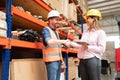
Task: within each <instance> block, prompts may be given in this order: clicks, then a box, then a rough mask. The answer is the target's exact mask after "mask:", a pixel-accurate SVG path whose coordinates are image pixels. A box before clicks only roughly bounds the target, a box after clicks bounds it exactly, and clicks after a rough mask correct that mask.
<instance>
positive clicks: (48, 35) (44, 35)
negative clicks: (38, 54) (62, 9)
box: [42, 26, 58, 46]
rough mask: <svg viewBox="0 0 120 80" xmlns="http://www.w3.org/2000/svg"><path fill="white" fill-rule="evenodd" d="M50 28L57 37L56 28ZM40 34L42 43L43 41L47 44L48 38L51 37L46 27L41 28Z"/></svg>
mask: <svg viewBox="0 0 120 80" xmlns="http://www.w3.org/2000/svg"><path fill="white" fill-rule="evenodd" d="M49 27H50V26H49ZM50 28H51V27H50ZM51 29H52V30H53V32H54V33H55V35H56V36H57V38H58V35H57V33H56V30H55V29H53V28H51ZM42 36H43V43H44V45H45V46H47V42H48V40H50V39H51V35H50V31H49V30H48V29H47V28H43V30H42Z"/></svg>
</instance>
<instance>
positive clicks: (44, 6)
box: [33, 0, 52, 12]
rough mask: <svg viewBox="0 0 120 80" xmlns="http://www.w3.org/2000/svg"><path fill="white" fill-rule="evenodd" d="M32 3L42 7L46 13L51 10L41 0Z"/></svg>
mask: <svg viewBox="0 0 120 80" xmlns="http://www.w3.org/2000/svg"><path fill="white" fill-rule="evenodd" d="M33 1H34V2H36V3H37V4H38V5H40V6H41V7H43V8H44V9H45V10H47V11H48V12H49V11H51V10H52V8H51V7H50V6H49V5H47V4H46V3H45V2H44V1H42V0H33Z"/></svg>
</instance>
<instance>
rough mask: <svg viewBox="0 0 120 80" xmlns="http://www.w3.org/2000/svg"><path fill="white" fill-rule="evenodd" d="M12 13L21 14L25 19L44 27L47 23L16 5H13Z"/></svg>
mask: <svg viewBox="0 0 120 80" xmlns="http://www.w3.org/2000/svg"><path fill="white" fill-rule="evenodd" d="M12 14H13V15H16V16H19V17H21V18H23V19H25V20H28V21H30V22H32V23H34V24H37V25H40V26H42V27H45V26H46V25H47V24H46V23H45V22H43V21H42V20H38V19H36V18H35V17H33V16H32V15H29V14H27V13H26V12H23V11H21V10H19V9H17V8H16V7H14V6H12Z"/></svg>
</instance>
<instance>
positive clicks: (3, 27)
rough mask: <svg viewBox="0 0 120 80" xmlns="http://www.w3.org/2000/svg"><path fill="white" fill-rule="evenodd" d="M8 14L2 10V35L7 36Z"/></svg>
mask: <svg viewBox="0 0 120 80" xmlns="http://www.w3.org/2000/svg"><path fill="white" fill-rule="evenodd" d="M6 32H7V23H6V14H5V13H4V12H2V11H0V37H7V33H6Z"/></svg>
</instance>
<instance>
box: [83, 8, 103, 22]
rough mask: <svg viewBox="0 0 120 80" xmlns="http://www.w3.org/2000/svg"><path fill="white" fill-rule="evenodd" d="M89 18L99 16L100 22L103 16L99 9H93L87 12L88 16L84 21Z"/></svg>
mask: <svg viewBox="0 0 120 80" xmlns="http://www.w3.org/2000/svg"><path fill="white" fill-rule="evenodd" d="M89 16H97V17H99V20H101V19H102V15H101V12H100V11H99V10H97V9H91V10H89V11H88V12H87V14H86V15H85V16H84V19H86V18H87V17H89Z"/></svg>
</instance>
